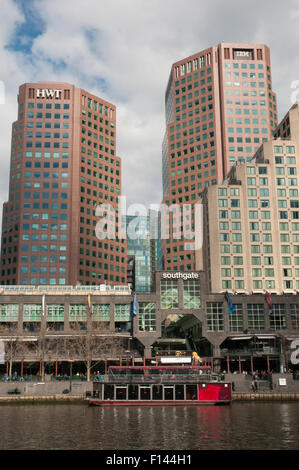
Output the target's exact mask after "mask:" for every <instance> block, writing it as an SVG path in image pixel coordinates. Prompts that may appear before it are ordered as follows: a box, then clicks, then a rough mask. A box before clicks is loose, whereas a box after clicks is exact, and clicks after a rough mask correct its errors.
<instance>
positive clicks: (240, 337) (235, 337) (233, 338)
mask: <svg viewBox="0 0 299 470" xmlns="http://www.w3.org/2000/svg"><path fill="white" fill-rule="evenodd" d="M251 338H252V336H230V338H229V339H231V340H233V341H240V340H245V339H251Z"/></svg>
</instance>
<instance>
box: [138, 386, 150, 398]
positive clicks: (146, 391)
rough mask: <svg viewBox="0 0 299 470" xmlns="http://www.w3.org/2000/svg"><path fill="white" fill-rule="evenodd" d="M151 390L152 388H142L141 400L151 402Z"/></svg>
mask: <svg viewBox="0 0 299 470" xmlns="http://www.w3.org/2000/svg"><path fill="white" fill-rule="evenodd" d="M150 399H151V389H150V387H140V400H150Z"/></svg>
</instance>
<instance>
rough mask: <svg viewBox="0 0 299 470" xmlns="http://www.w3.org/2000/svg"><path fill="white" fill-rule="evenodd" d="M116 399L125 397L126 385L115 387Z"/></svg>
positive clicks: (124, 398)
mask: <svg viewBox="0 0 299 470" xmlns="http://www.w3.org/2000/svg"><path fill="white" fill-rule="evenodd" d="M115 398H116V400H126V399H127V387H116V397H115Z"/></svg>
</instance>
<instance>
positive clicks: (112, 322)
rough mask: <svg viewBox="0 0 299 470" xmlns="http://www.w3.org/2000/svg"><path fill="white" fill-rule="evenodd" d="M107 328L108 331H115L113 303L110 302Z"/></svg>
mask: <svg viewBox="0 0 299 470" xmlns="http://www.w3.org/2000/svg"><path fill="white" fill-rule="evenodd" d="M109 330H110V331H113V332H114V331H115V310H114V304H113V303H110V325H109Z"/></svg>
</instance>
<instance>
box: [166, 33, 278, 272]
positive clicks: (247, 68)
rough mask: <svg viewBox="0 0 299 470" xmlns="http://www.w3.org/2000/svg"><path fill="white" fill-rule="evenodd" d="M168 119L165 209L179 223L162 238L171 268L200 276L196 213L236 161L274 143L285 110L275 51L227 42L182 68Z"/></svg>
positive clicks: (169, 99)
mask: <svg viewBox="0 0 299 470" xmlns="http://www.w3.org/2000/svg"><path fill="white" fill-rule="evenodd" d="M165 112H166V133H165V137H164V141H163V147H162V170H163V203H164V204H166V205H167V206H169V207H171V208H172V210H171V214H172V217H171V221H170V227H169V231H170V236H166V234H163V233H162V238H163V237H164V240H163V243H164V250H163V251H164V268H165V269H169V270H173V269H175V270H192V269H194V268H195V254H194V250H193V248H192V245H190V244H189V243H190V237H191V239H192V234H193V231H194V213H193V205H194V204H195V202H196V201H197V200H198V198H199V196H200V195H201V193H202V191H203V190H204V189H205V187H207V186H211V185H214V184H217V183H221V182H222V181H223V179H224V177H225V176H226V174H227V173H228V171H229V169H230V168H231V166H233V164H234V162H235V161H248V160H250V159H251V158H252V156H253V154H254V153H255V152H256V151H257V149H258V148H259V146H260V145H261V143H262V142H264V141H267V140H269V139H270V138H272V136H273V133H274V129H275V127H276V124H277V104H276V95H275V93H274V92H273V90H272V81H271V65H270V51H269V48H268V47H267V46H265V45H261V44H259V45H258V44H241V43H224V42H223V43H221V44H219V45H218V46H215V47H210V48H208V49H206V50H204V51H201V52H199V53H197V54H194V55H192V56H190V57H187V58H185V59H182V60H180V61H178V62H176V63H175V64H173V65H172V68H171V73H170V77H169V81H168V86H167V90H166V95H165ZM188 205H189V206H190V209H188V213H187V214H186V215H185V216H184V214H183V212H182V210H183V207H185V208H187V206H188ZM184 217H185V220H184V223H183V233H182V219H183V218H184Z"/></svg>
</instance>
